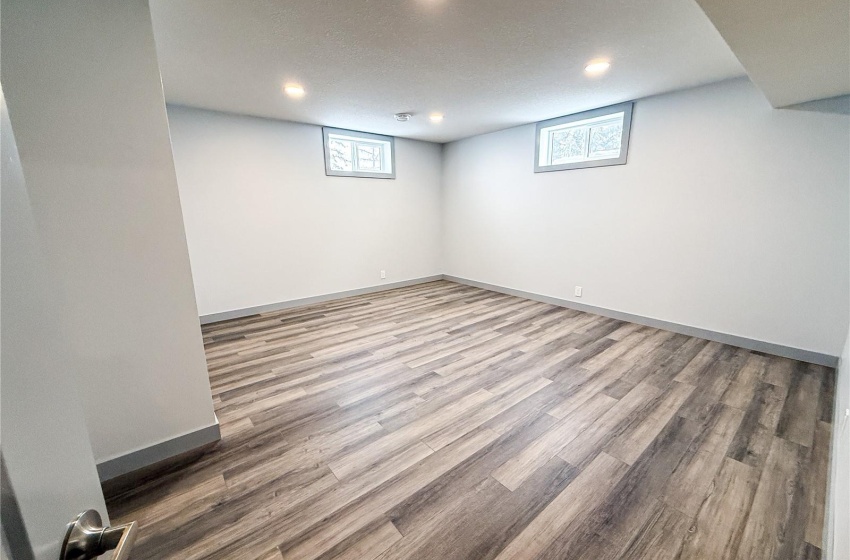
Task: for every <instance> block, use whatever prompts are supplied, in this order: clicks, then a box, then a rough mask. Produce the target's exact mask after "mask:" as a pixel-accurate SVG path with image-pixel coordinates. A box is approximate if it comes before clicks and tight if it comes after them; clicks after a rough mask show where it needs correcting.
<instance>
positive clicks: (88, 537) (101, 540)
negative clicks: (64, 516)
mask: <svg viewBox="0 0 850 560" xmlns="http://www.w3.org/2000/svg"><path fill="white" fill-rule="evenodd" d="M137 529H138V525H136V522H135V521H133V522H131V523H127V524H126V525H119V526H117V527H103V520H102V519H101V518H100V514H99V513H98V512H97V511H96V510H93V509H90V510H87V511H84V512H83V513H81V514H80V515H78V516H77V517H76V518H75V519H74V520H73V521H71V522H70V523H68V528H67V530H66V531H65V540H64V541H62V552H61V555H60V556H59V560H90V559H92V558H97V557H98V556H100V555H101V554H105V553H106V552H108V551H110V550H113V551H114V552H113V553H112V560H127V558H129V556H130V549H132V548H133V543H134V542H135V541H136V531H137Z"/></svg>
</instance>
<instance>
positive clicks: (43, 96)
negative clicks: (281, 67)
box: [2, 0, 215, 461]
mask: <svg viewBox="0 0 850 560" xmlns="http://www.w3.org/2000/svg"><path fill="white" fill-rule="evenodd" d="M2 82H3V88H4V91H5V93H6V99H7V103H8V105H9V113H10V116H11V120H12V125H13V126H14V128H15V134H16V137H17V141H18V147H19V149H20V154H21V161H22V164H23V170H24V176H25V178H26V181H27V187H28V189H29V191H30V196H31V200H32V204H33V211H34V215H35V219H36V222H37V224H38V227H39V233H40V234H41V238H42V241H43V243H44V246H45V250H46V253H47V257H48V259H49V260H50V261H51V262H52V265H53V266H54V267H55V270H56V272H57V274H58V277H59V278H60V281H61V283H62V284H61V286H60V290H61V302H60V305H59V306H58V307H57V309H56V310H55V319H56V321H57V322H58V323H59V324H60V326H61V330H62V332H63V333H64V334H65V335H67V336H68V337H69V344H70V346H71V352H72V355H73V362H74V363H73V364H70V365H71V366H72V368H73V369H74V370H75V371H76V372H78V374H79V376H80V384H81V386H82V387H83V388H84V390H83V391H82V396H83V407H84V411H85V416H86V422H87V425H88V430H89V434H90V437H91V443H92V449H93V451H94V455H95V459H96V460H98V461H102V460H105V459H110V458H113V457H115V456H120V455H123V454H125V453H127V452H129V451H133V450H136V449H139V448H144V447H147V446H150V445H152V444H154V443H157V442H160V441H163V440H168V439H171V438H173V437H175V436H178V435H181V434H184V433H187V432H190V431H193V430H196V429H198V428H201V427H204V426H208V425H211V424H213V423H214V422H215V417H214V414H213V406H212V397H211V395H210V388H209V380H208V377H207V372H206V363H205V360H204V352H203V343H202V337H201V334H200V327H199V324H198V314H197V307H196V304H195V297H194V290H193V287H192V279H191V268H190V264H189V257H188V250H187V246H186V239H185V234H184V231H183V220H182V214H181V211H180V200H179V194H178V191H177V179H176V175H175V172H174V165H173V159H172V155H171V149H170V145H169V136H168V123H167V118H166V112H165V101H164V98H163V94H162V86H161V82H160V79H159V70H158V66H157V59H156V51H155V47H154V40H153V31H152V27H151V22H150V12H149V10H148V5H147V2H146V1H145V0H130V1H125V2H83V3H78V2H74V3H68V2H62V1H61V0H44V1H41V2H29V1H27V0H4V1H3V12H2Z"/></svg>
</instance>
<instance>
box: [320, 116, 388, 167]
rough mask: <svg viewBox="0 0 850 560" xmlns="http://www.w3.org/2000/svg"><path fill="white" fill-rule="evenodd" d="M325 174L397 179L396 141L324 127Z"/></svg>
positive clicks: (365, 133)
mask: <svg viewBox="0 0 850 560" xmlns="http://www.w3.org/2000/svg"><path fill="white" fill-rule="evenodd" d="M322 133H323V135H324V140H325V174H326V175H329V176H333V177H369V178H373V179H395V149H394V148H395V143H394V139H393V137H392V136H381V135H380V134H370V133H368V132H356V131H354V130H343V129H340V128H327V127H325V128H322Z"/></svg>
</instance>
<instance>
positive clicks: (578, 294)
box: [576, 286, 581, 297]
mask: <svg viewBox="0 0 850 560" xmlns="http://www.w3.org/2000/svg"><path fill="white" fill-rule="evenodd" d="M576 297H581V286H576Z"/></svg>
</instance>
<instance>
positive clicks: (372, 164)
mask: <svg viewBox="0 0 850 560" xmlns="http://www.w3.org/2000/svg"><path fill="white" fill-rule="evenodd" d="M383 161H384V150H383V147H382V146H381V145H380V144H363V143H359V142H358V143H357V169H358V170H359V171H381V166H382V163H383Z"/></svg>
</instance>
